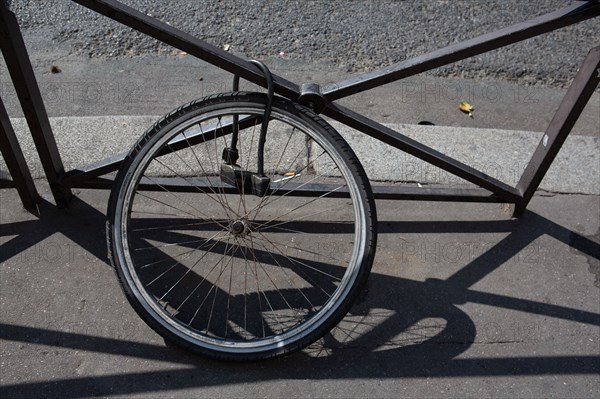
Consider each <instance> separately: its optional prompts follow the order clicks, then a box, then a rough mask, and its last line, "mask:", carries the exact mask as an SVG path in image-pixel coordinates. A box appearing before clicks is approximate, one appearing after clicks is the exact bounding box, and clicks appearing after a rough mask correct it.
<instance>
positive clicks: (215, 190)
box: [115, 106, 366, 353]
mask: <svg viewBox="0 0 600 399" xmlns="http://www.w3.org/2000/svg"><path fill="white" fill-rule="evenodd" d="M223 111H224V110H219V109H216V110H213V111H211V112H207V113H204V114H202V115H200V116H197V117H194V118H191V119H189V120H188V121H186V122H185V123H183V124H181V125H179V128H178V129H177V130H168V131H166V132H165V133H163V134H160V135H159V136H160V137H159V138H158V139H157V140H155V142H154V143H153V144H152V146H151V147H150V148H148V150H147V151H142V153H140V156H139V157H138V158H137V165H136V166H137V167H136V168H134V169H135V172H133V173H131V174H130V175H128V176H127V177H126V179H125V180H126V182H127V184H126V189H125V190H121V193H120V196H121V198H122V201H118V203H119V204H127V205H126V206H121V207H120V208H119V209H117V212H116V215H117V221H118V222H119V223H116V226H117V227H116V228H115V232H116V238H117V240H116V241H117V242H118V243H119V245H121V246H122V248H123V251H118V256H119V258H120V259H119V260H120V263H121V264H122V265H125V267H124V268H123V272H124V276H125V279H126V280H127V283H128V285H129V286H130V287H132V292H133V294H134V295H135V296H136V297H137V299H138V300H139V302H140V303H141V304H142V306H144V308H145V310H146V311H147V312H148V314H150V315H151V316H152V318H153V319H154V320H156V321H157V322H158V323H159V324H160V325H161V326H162V327H164V328H165V329H167V330H168V331H169V332H171V333H172V334H175V335H177V336H178V337H180V338H182V339H184V340H186V341H187V342H190V343H191V344H194V345H197V346H199V347H201V348H205V349H209V350H216V351H221V352H231V353H234V352H237V353H247V352H260V351H270V350H276V349H277V348H280V347H282V346H284V345H289V344H290V343H293V342H298V341H299V340H302V339H303V338H305V337H306V336H308V335H310V334H311V333H313V332H314V331H315V330H317V329H319V328H321V326H322V325H323V324H324V323H325V322H326V321H327V320H329V319H330V318H331V317H332V316H333V315H334V313H336V311H337V310H338V309H339V308H340V306H341V304H342V303H343V302H344V300H345V298H346V297H347V296H348V293H349V291H350V290H351V288H352V286H353V284H354V282H355V280H356V278H357V274H358V272H359V268H360V265H361V261H362V259H363V256H364V253H365V245H366V244H365V243H366V239H365V237H364V235H365V228H364V226H365V223H366V222H365V215H364V211H363V210H364V204H361V203H360V201H362V199H361V196H360V193H359V189H358V187H357V186H356V185H355V184H354V183H353V178H352V173H351V172H350V170H349V168H348V165H346V164H345V161H344V160H343V159H342V157H340V155H339V154H338V152H337V151H336V150H335V148H334V146H333V144H332V143H331V141H329V140H327V139H325V138H323V137H320V136H319V135H317V134H314V132H313V131H312V130H311V129H312V126H310V125H309V123H308V122H306V121H301V120H299V119H298V118H293V117H291V116H290V115H288V114H287V113H286V112H285V111H281V110H274V111H273V115H272V118H273V121H272V122H271V124H270V126H271V127H270V130H269V133H268V137H267V147H266V148H267V151H266V156H265V158H266V159H268V160H267V163H266V164H265V170H266V171H267V174H269V175H270V177H271V181H272V182H274V183H278V185H276V186H274V187H275V188H276V190H279V191H283V190H285V189H286V186H287V189H288V190H289V189H290V187H293V188H296V191H298V190H300V189H301V188H308V187H314V186H315V185H316V184H320V185H322V186H323V187H326V190H325V192H326V193H329V196H321V197H316V198H314V197H313V198H311V197H309V198H303V197H299V198H298V197H295V196H293V194H294V193H293V192H291V194H286V193H285V192H284V193H283V194H281V193H279V195H267V196H265V197H262V198H260V197H255V196H251V195H240V194H239V193H238V194H225V193H224V189H223V188H222V187H218V186H217V183H218V181H217V180H216V177H217V176H216V171H217V169H218V166H219V160H220V157H219V156H220V151H221V150H222V149H223V148H224V146H227V144H228V137H227V135H224V134H223V135H219V134H215V133H217V132H218V126H219V124H221V127H222V126H224V125H225V124H226V123H225V122H223V120H224V118H223V117H222V118H220V119H219V118H218V116H219V115H221V114H222V112H223ZM226 111H227V114H228V115H231V114H238V115H240V119H242V118H245V117H247V116H260V115H261V114H262V112H263V111H262V108H261V107H258V106H256V107H239V108H235V109H232V108H228V109H227V110H226ZM221 116H223V115H221ZM257 123H258V122H257ZM210 125H212V126H217V129H215V130H207V129H208V126H210ZM203 126H204V127H203ZM259 127H260V126H258V128H259ZM193 129H196V133H197V129H200V130H201V132H202V134H201V136H202V135H203V136H204V137H207V138H208V139H207V140H206V141H205V142H203V143H199V144H196V145H191V146H190V147H189V148H187V149H183V150H181V151H178V152H177V153H173V154H169V155H166V156H162V157H157V158H155V157H154V155H155V154H157V153H159V152H160V151H161V150H164V148H168V147H169V146H170V145H172V143H174V142H176V141H177V139H179V140H180V141H181V138H182V135H183V138H184V139H185V140H187V143H188V144H191V141H189V140H188V137H192V136H193V134H194V132H193ZM258 130H259V129H257V128H256V124H255V125H254V126H252V127H248V128H247V129H245V130H243V131H241V132H240V153H241V154H240V160H239V161H238V163H239V164H240V165H241V166H242V167H243V168H244V169H247V170H252V169H253V168H255V165H254V163H255V162H254V161H253V156H254V155H253V154H254V147H255V146H256V144H257V143H256V142H257V137H258ZM209 131H210V132H212V133H206V132H209ZM306 137H308V140H306ZM244 146H245V147H246V148H248V151H247V152H244V150H243V148H244ZM201 151H202V152H201ZM299 158H303V159H305V162H304V163H303V162H298V159H299ZM194 162H195V163H194ZM174 165H178V166H174ZM208 169H210V171H209V170H208ZM186 170H187V171H186ZM164 175H170V177H168V178H170V179H179V181H180V182H187V183H189V185H190V186H192V185H194V184H195V183H196V182H195V180H193V179H194V178H201V179H202V178H203V179H207V178H208V180H205V182H208V190H207V189H206V188H205V190H206V191H208V192H206V193H201V192H200V191H198V192H195V191H193V190H192V192H191V193H179V192H174V191H171V190H170V189H168V188H167V187H166V186H165V185H164V184H161V183H163V182H164V181H165V180H164V179H165V176H164ZM161 179H163V180H161ZM149 181H150V182H152V183H153V184H155V185H157V187H159V188H160V191H159V192H158V193H159V195H157V194H156V193H154V192H146V191H143V192H142V191H141V190H140V187H141V186H142V185H143V183H144V182H146V183H147V182H149ZM291 183H293V184H291ZM342 183H343V184H342ZM165 188H167V190H169V191H167V190H164V189H165ZM276 190H272V192H271V193H270V194H273V191H276ZM345 191H347V192H348V195H349V196H350V198H348V199H339V198H330V196H331V195H332V194H338V193H341V192H345ZM275 194H277V193H276V192H275ZM171 202H173V203H175V202H176V203H177V205H173V203H171ZM150 203H151V205H149V204H150ZM159 210H161V211H162V214H161V212H159ZM165 210H168V211H165ZM149 215H151V216H149ZM122 221H126V223H122ZM311 225H312V226H311ZM315 243H316V244H315ZM176 249H177V251H175V250H176ZM182 249H183V250H182ZM149 254H151V255H149Z"/></svg>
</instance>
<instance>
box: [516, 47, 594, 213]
mask: <svg viewBox="0 0 600 399" xmlns="http://www.w3.org/2000/svg"><path fill="white" fill-rule="evenodd" d="M599 68H600V46H599V47H595V48H593V49H592V50H590V52H589V53H588V55H587V57H586V58H585V60H584V61H583V64H582V66H581V68H580V69H579V71H578V72H577V75H575V79H574V80H573V84H571V87H569V90H568V91H567V94H565V96H564V98H563V100H562V102H561V103H560V106H559V107H558V110H557V111H556V113H555V114H554V117H553V118H552V121H551V122H550V125H548V129H546V133H545V134H544V136H543V137H542V140H541V141H540V143H539V144H538V146H537V148H536V150H535V152H534V153H533V156H532V157H531V161H529V164H528V165H527V168H525V171H524V172H523V175H522V176H521V179H520V180H519V183H518V184H517V190H519V192H520V193H521V194H522V199H520V200H519V201H518V202H517V203H516V204H515V211H514V216H516V217H518V216H520V215H521V214H522V213H523V211H524V210H525V208H526V207H527V204H529V201H530V200H531V198H532V197H533V194H534V193H535V190H537V188H538V187H539V185H540V183H541V182H542V179H543V178H544V176H545V175H546V172H547V171H548V168H550V165H551V164H552V161H554V158H555V157H556V154H558V151H559V150H560V147H561V146H562V145H563V143H564V142H565V140H566V139H567V136H568V135H569V133H570V132H571V129H572V128H573V126H574V125H575V122H577V118H579V115H581V112H582V111H583V109H584V108H585V106H586V104H587V102H588V101H589V99H590V97H591V96H592V94H593V93H594V89H595V88H596V86H598V83H599V82H600V69H599Z"/></svg>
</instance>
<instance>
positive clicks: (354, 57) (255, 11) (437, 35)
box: [12, 0, 600, 86]
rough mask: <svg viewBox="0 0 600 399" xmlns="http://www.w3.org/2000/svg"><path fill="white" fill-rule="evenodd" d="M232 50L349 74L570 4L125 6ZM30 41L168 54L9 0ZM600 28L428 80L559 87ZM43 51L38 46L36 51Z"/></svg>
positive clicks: (53, 7) (150, 1)
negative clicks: (33, 38)
mask: <svg viewBox="0 0 600 399" xmlns="http://www.w3.org/2000/svg"><path fill="white" fill-rule="evenodd" d="M123 3H125V4H127V5H130V6H132V7H134V8H136V9H139V10H141V11H142V12H145V13H147V14H149V15H152V16H154V17H156V18H159V19H161V20H163V21H166V22H168V23H170V24H171V25H173V26H175V27H178V28H180V29H182V30H184V31H186V32H188V33H191V34H193V35H195V36H198V37H200V38H203V39H205V40H207V41H209V42H210V43H212V44H214V45H217V46H227V47H228V48H229V51H232V52H233V53H236V54H239V55H244V56H246V57H249V58H250V57H253V58H259V59H263V58H270V57H274V56H278V55H280V54H282V53H283V54H282V56H283V57H286V58H288V59H291V60H294V61H297V62H298V63H303V64H312V63H315V62H325V63H329V64H331V65H334V66H335V67H336V68H337V69H340V70H345V71H347V72H356V71H364V70H370V69H373V68H375V67H382V66H387V65H389V64H390V63H392V62H397V61H401V60H404V59H406V58H409V57H413V56H417V55H420V54H422V53H425V52H427V51H431V50H435V49H437V48H440V47H443V46H446V45H449V44H451V43H455V42H459V41H462V40H465V39H469V38H472V37H475V36H477V35H480V34H483V33H487V32H490V31H493V30H496V29H500V28H503V27H505V26H508V25H510V24H513V23H517V22H521V21H524V20H526V19H529V18H533V17H535V16H538V15H541V14H543V13H546V12H550V11H553V10H556V9H559V8H561V7H565V6H568V5H570V4H572V3H573V1H567V0H544V1H541V2H540V1H521V0H506V1H500V0H498V1H486V0H458V1H448V0H436V1H418V0H413V1H390V0H382V1H370V0H356V1H346V0H333V1H326V0H313V1H306V2H304V1H294V0H282V1H269V0H250V1H243V2H241V1H236V0H220V1H216V0H209V1H202V2H199V1H193V0H177V1H165V0H124V1H123ZM12 9H13V10H14V11H15V13H16V14H17V16H18V18H19V21H20V23H21V25H22V26H23V28H24V30H25V33H26V34H36V35H38V36H40V37H45V38H47V40H49V41H51V43H52V47H53V48H54V49H55V50H56V49H58V48H61V50H62V51H63V53H66V54H78V55H84V56H86V57H91V58H98V57H100V58H104V57H132V56H140V55H156V54H165V53H167V54H168V53H171V52H172V51H173V49H172V48H170V47H168V46H165V45H162V44H160V43H158V42H157V41H155V40H153V39H149V38H147V37H145V36H144V35H142V34H140V33H136V32H134V31H133V30H131V29H129V28H126V27H124V26H122V25H120V24H118V23H116V22H113V21H111V20H109V19H108V18H105V17H103V16H100V15H98V14H95V13H93V12H91V11H89V10H87V9H85V8H84V7H82V6H79V5H78V4H75V3H73V2H71V1H69V0H43V1H40V0H35V1H33V0H14V1H13V3H12ZM597 28H598V24H597V23H594V22H593V21H586V22H584V23H581V24H578V25H576V26H571V27H567V28H564V29H562V30H560V31H555V32H553V33H550V34H548V35H544V36H542V37H538V38H533V39H530V40H528V41H526V42H523V43H520V44H516V45H513V46H510V47H509V48H505V49H500V50H497V51H493V52H490V53H488V54H485V55H481V56H478V57H473V58H471V59H469V60H466V61H463V62H459V63H456V64H454V65H451V66H448V67H444V68H439V69H437V70H435V71H433V72H432V74H433V75H435V76H444V77H445V76H456V77H464V78H494V79H498V78H500V79H505V80H511V81H517V82H520V83H527V84H534V83H535V84H545V85H551V86H564V85H565V84H566V83H567V82H568V81H569V80H570V79H571V78H572V77H573V76H574V74H575V72H576V71H577V68H578V66H579V65H580V63H581V60H582V59H583V57H584V56H585V54H586V53H587V51H588V50H589V49H590V48H591V47H593V46H596V45H598V42H600V33H599V32H600V30H599V29H597ZM40 45H43V43H40Z"/></svg>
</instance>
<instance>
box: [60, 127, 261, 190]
mask: <svg viewBox="0 0 600 399" xmlns="http://www.w3.org/2000/svg"><path fill="white" fill-rule="evenodd" d="M261 121H262V117H257V116H247V117H244V118H242V120H238V122H237V128H238V129H242V130H243V129H246V128H248V127H252V126H253V125H255V124H258V123H261ZM235 125H236V124H235V122H233V121H230V122H227V123H221V124H219V125H218V127H217V126H215V127H214V128H210V126H209V127H204V128H203V129H198V130H197V131H196V132H188V133H187V134H186V135H185V136H183V135H181V134H180V135H178V136H175V138H173V139H172V140H170V141H169V145H168V146H166V147H164V148H163V149H162V150H161V151H160V153H159V155H166V154H170V153H171V152H173V151H178V150H181V149H184V148H187V147H188V146H190V145H196V144H199V143H203V142H205V141H208V140H214V139H216V138H219V137H221V136H225V135H228V134H231V132H232V131H233V129H234V126H235ZM127 155H128V153H121V154H117V155H114V156H112V157H110V158H106V159H103V160H101V161H98V162H95V163H93V164H88V165H85V166H82V167H80V168H77V169H73V170H70V171H68V172H67V173H66V174H65V175H64V178H63V180H62V183H63V184H64V185H66V186H67V187H76V186H77V185H78V184H82V183H83V182H84V181H85V180H88V179H93V178H95V177H98V176H102V175H105V174H107V173H110V172H114V171H115V170H118V169H119V167H120V166H121V163H122V162H123V161H124V160H125V158H126V157H127Z"/></svg>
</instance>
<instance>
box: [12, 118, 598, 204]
mask: <svg viewBox="0 0 600 399" xmlns="http://www.w3.org/2000/svg"><path fill="white" fill-rule="evenodd" d="M157 119H158V117H156V116H102V117H56V118H50V123H51V125H52V128H53V130H54V132H55V134H56V141H57V143H58V147H59V150H60V152H61V156H62V159H63V163H64V164H65V168H66V169H67V170H70V169H73V168H76V167H79V166H81V165H85V164H88V163H91V162H96V161H99V160H102V159H104V158H106V157H108V156H112V155H116V154H118V153H122V152H126V151H128V150H129V148H130V147H131V146H132V145H133V144H134V143H135V141H136V140H137V139H138V138H139V137H140V135H141V134H142V133H143V132H144V131H145V130H146V129H148V128H149V127H151V126H152V125H153V123H154V122H155V121H156V120H157ZM11 122H12V123H13V126H14V129H15V132H16V134H17V137H18V139H19V142H20V144H21V146H22V148H23V152H24V154H25V158H26V159H27V161H28V162H29V166H30V168H31V172H32V175H33V176H34V178H41V177H43V170H42V167H41V164H40V162H39V158H38V156H37V153H36V151H35V147H34V145H33V141H32V139H31V136H30V134H29V130H28V128H27V124H26V122H25V120H24V119H23V118H13V119H11ZM332 125H333V126H334V127H335V128H336V129H337V130H338V131H339V132H340V133H341V134H342V135H343V136H344V137H345V138H346V140H347V141H348V142H349V143H350V145H351V146H352V148H353V149H354V151H355V152H356V154H357V155H358V157H359V159H360V160H361V162H362V163H363V165H364V167H365V169H366V171H367V174H368V175H369V178H370V179H371V180H375V181H394V182H410V183H413V184H416V183H419V184H443V185H451V186H464V185H466V184H469V183H467V182H465V181H464V180H462V179H459V178H457V177H455V176H453V175H451V174H449V173H447V172H445V171H443V170H441V169H438V168H435V167H433V166H431V165H429V164H427V163H425V162H422V161H420V160H419V159H417V158H414V157H412V156H410V155H408V154H406V153H404V152H402V151H400V150H397V149H395V148H392V147H390V146H387V145H385V144H383V143H380V142H378V141H377V140H375V139H372V138H370V137H367V136H364V135H361V134H360V133H359V132H356V131H355V130H352V129H350V128H348V127H346V126H343V125H341V124H339V123H336V122H332ZM387 126H389V127H391V128H392V129H395V130H397V131H399V132H401V133H403V134H405V135H407V136H408V137H411V138H414V139H416V140H419V141H421V142H422V143H424V144H426V145H428V146H430V147H432V148H435V149H436V150H438V151H440V152H443V153H445V154H448V155H451V156H453V157H454V158H456V159H458V160H460V161H462V162H464V163H466V164H468V165H471V166H473V167H475V168H477V169H479V170H482V171H483V172H485V173H487V174H489V175H491V176H493V177H495V178H497V179H499V180H501V181H504V182H505V183H508V184H510V185H513V186H514V185H516V183H517V182H518V179H519V177H520V175H521V174H522V172H523V170H524V168H525V167H526V165H527V162H528V161H529V159H530V157H531V154H532V153H533V150H534V149H535V147H536V146H537V144H538V142H539V140H540V139H541V136H542V133H539V132H525V131H512V130H499V129H474V128H457V127H442V126H421V125H403V124H389V125H387ZM0 161H1V159H0ZM0 167H2V168H3V169H6V166H5V165H4V162H3V161H2V162H0ZM599 182H600V138H599V137H597V136H592V137H590V136H570V137H569V138H568V140H567V141H566V143H565V145H564V146H563V148H562V149H561V151H560V152H559V154H558V157H557V159H556V160H555V161H554V163H553V165H552V166H551V168H550V170H549V171H548V174H547V175H546V177H545V179H544V181H543V182H542V184H541V188H542V189H544V190H547V191H552V192H560V193H572V194H595V195H600V184H598V183H599Z"/></svg>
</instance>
